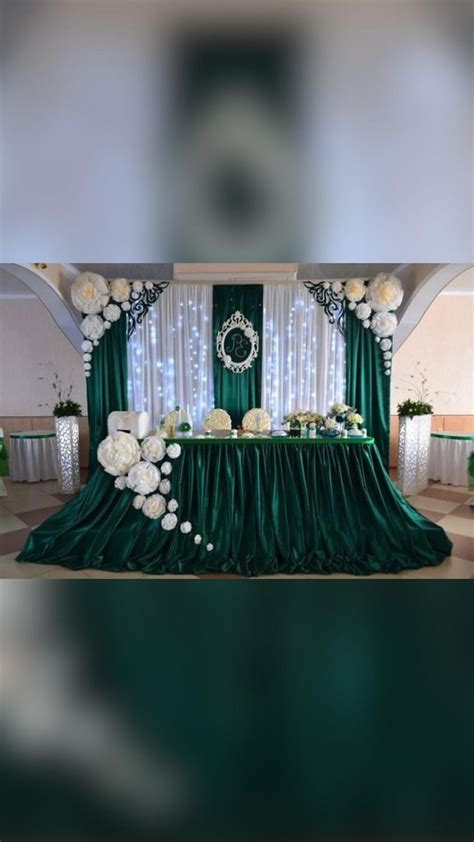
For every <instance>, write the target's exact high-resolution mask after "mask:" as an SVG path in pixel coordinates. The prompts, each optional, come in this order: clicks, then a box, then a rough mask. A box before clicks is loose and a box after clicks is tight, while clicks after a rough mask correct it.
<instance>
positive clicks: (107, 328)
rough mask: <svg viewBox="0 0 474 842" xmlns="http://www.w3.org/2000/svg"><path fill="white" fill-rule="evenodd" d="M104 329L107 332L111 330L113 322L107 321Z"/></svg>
mask: <svg viewBox="0 0 474 842" xmlns="http://www.w3.org/2000/svg"><path fill="white" fill-rule="evenodd" d="M104 327H105V329H106V330H110V328H111V327H112V322H108V321H107V320H106V321H105V322H104Z"/></svg>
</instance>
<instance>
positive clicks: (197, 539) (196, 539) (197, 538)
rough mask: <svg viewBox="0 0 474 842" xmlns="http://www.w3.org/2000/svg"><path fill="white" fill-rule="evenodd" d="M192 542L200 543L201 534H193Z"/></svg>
mask: <svg viewBox="0 0 474 842" xmlns="http://www.w3.org/2000/svg"><path fill="white" fill-rule="evenodd" d="M194 543H195V544H202V535H195V536H194Z"/></svg>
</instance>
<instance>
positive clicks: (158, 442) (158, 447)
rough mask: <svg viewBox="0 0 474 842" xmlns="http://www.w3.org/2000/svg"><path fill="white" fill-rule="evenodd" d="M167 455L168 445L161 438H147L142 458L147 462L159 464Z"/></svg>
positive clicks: (144, 442) (143, 446) (143, 445)
mask: <svg viewBox="0 0 474 842" xmlns="http://www.w3.org/2000/svg"><path fill="white" fill-rule="evenodd" d="M165 453H166V445H165V443H164V441H163V439H162V438H161V437H160V436H147V438H146V439H145V440H144V441H143V442H142V456H143V458H144V459H146V461H147V462H159V461H160V460H161V459H163V457H164V455H165Z"/></svg>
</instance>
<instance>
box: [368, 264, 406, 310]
mask: <svg viewBox="0 0 474 842" xmlns="http://www.w3.org/2000/svg"><path fill="white" fill-rule="evenodd" d="M365 297H366V300H367V301H368V303H369V304H370V305H371V307H372V310H375V311H376V312H383V311H387V310H396V309H397V307H399V306H400V304H401V303H402V298H403V289H402V285H401V283H400V281H399V279H398V278H397V277H396V276H395V275H387V274H386V273H385V272H379V274H378V275H376V276H375V278H373V280H372V281H370V283H369V284H368V286H367V292H366V295H365Z"/></svg>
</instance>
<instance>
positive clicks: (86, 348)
mask: <svg viewBox="0 0 474 842" xmlns="http://www.w3.org/2000/svg"><path fill="white" fill-rule="evenodd" d="M93 347H94V346H93V344H92V342H89V340H88V339H84V342H82V343H81V348H82V350H83V351H85V352H86V353H87V354H88V353H90V352H91V351H92V349H93Z"/></svg>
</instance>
